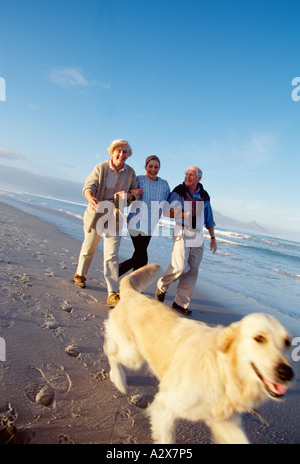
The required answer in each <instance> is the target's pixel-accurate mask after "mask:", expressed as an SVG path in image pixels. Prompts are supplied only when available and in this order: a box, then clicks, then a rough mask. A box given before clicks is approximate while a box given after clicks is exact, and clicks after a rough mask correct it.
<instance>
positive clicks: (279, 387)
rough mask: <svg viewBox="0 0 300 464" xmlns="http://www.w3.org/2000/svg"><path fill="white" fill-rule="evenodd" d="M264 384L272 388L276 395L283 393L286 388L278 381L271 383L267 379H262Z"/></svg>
mask: <svg viewBox="0 0 300 464" xmlns="http://www.w3.org/2000/svg"><path fill="white" fill-rule="evenodd" d="M264 382H265V384H266V385H267V386H268V387H269V388H270V390H272V391H273V392H275V393H277V394H278V395H285V394H286V391H287V388H286V387H285V386H284V385H281V384H280V383H272V382H270V381H269V380H267V379H264Z"/></svg>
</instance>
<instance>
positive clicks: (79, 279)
mask: <svg viewBox="0 0 300 464" xmlns="http://www.w3.org/2000/svg"><path fill="white" fill-rule="evenodd" d="M85 281H86V278H85V277H84V276H81V275H79V274H75V275H74V282H75V285H77V287H81V288H85Z"/></svg>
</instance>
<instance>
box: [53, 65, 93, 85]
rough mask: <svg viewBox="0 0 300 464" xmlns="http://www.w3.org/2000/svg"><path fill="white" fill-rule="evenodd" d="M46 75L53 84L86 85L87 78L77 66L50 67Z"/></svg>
mask: <svg viewBox="0 0 300 464" xmlns="http://www.w3.org/2000/svg"><path fill="white" fill-rule="evenodd" d="M48 77H49V78H50V79H51V81H52V82H54V83H55V84H58V85H61V86H62V87H67V86H84V87H86V86H88V85H89V83H88V81H87V79H86V78H85V77H84V76H83V74H82V73H81V71H80V70H79V69H78V68H71V67H62V68H54V69H51V70H50V72H49V73H48Z"/></svg>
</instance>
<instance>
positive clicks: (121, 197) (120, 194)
mask: <svg viewBox="0 0 300 464" xmlns="http://www.w3.org/2000/svg"><path fill="white" fill-rule="evenodd" d="M115 195H118V197H119V200H127V192H125V190H121V191H120V192H116V193H115Z"/></svg>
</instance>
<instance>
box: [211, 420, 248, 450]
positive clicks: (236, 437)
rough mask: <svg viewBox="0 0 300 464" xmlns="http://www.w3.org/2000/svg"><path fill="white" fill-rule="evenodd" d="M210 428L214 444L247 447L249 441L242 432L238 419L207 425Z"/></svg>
mask: <svg viewBox="0 0 300 464" xmlns="http://www.w3.org/2000/svg"><path fill="white" fill-rule="evenodd" d="M207 425H209V427H210V428H211V432H212V435H213V440H214V442H215V443H216V444H232V445H247V444H249V440H248V438H247V436H246V434H245V432H244V431H243V429H242V427H241V424H240V419H239V418H238V417H235V418H232V419H230V420H224V421H221V422H212V423H209V424H207Z"/></svg>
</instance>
